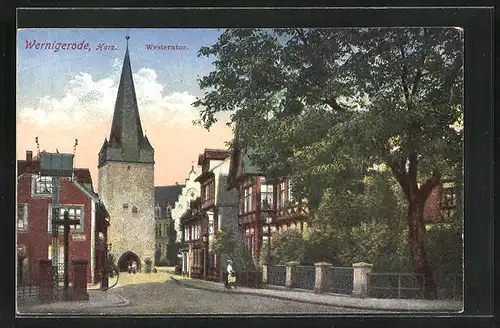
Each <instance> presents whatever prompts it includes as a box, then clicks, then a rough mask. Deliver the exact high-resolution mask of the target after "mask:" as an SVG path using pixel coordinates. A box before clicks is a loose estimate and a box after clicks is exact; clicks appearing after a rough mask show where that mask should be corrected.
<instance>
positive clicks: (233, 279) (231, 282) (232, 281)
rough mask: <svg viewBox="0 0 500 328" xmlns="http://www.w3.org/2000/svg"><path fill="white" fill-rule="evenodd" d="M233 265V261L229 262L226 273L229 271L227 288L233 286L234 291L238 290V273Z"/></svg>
mask: <svg viewBox="0 0 500 328" xmlns="http://www.w3.org/2000/svg"><path fill="white" fill-rule="evenodd" d="M232 264H233V261H231V260H228V261H227V267H226V271H227V275H228V277H227V286H226V288H231V286H233V287H234V289H236V272H234V269H233V265H232Z"/></svg>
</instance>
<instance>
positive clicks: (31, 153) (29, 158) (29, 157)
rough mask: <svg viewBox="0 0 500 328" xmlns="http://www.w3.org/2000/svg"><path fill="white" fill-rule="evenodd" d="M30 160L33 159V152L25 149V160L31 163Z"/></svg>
mask: <svg viewBox="0 0 500 328" xmlns="http://www.w3.org/2000/svg"><path fill="white" fill-rule="evenodd" d="M32 160H33V152H32V151H31V150H27V151H26V161H28V163H31V161H32Z"/></svg>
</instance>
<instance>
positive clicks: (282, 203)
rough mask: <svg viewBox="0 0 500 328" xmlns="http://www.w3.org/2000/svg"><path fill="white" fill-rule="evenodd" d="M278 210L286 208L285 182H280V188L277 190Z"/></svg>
mask: <svg viewBox="0 0 500 328" xmlns="http://www.w3.org/2000/svg"><path fill="white" fill-rule="evenodd" d="M278 204H279V208H284V207H286V205H287V204H286V182H281V183H280V188H279V203H278Z"/></svg>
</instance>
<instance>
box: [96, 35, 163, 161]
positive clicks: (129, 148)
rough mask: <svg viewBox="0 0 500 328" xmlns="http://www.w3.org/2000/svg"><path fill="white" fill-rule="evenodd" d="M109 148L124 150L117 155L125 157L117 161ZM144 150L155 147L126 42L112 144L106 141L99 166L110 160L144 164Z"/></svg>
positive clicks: (151, 149) (112, 130)
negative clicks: (147, 131) (144, 127)
mask: <svg viewBox="0 0 500 328" xmlns="http://www.w3.org/2000/svg"><path fill="white" fill-rule="evenodd" d="M107 148H110V149H112V148H118V149H121V152H118V154H122V155H120V156H118V158H114V157H116V155H111V154H109V155H108V153H107V152H106V149H107ZM141 150H148V151H150V152H151V151H153V147H152V146H151V143H150V142H149V140H148V139H147V138H146V136H145V135H144V133H143V130H142V125H141V118H140V115H139V108H138V106H137V97H136V93H135V87H134V79H133V77H132V67H131V64H130V55H129V50H128V41H127V49H126V51H125V58H124V60H123V68H122V74H121V77H120V83H119V85H118V92H117V95H116V102H115V109H114V113H113V121H112V123H111V132H110V135H109V141H108V140H105V141H104V143H103V145H102V148H101V151H100V156H99V164H102V163H104V162H106V161H108V160H119V161H128V162H136V161H141V162H142V161H144V159H143V158H141ZM112 153H113V152H112ZM115 153H116V152H115Z"/></svg>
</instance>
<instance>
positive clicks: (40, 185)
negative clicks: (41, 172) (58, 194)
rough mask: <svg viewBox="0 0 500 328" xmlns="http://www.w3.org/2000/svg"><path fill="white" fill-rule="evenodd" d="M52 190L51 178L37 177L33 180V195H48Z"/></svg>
mask: <svg viewBox="0 0 500 328" xmlns="http://www.w3.org/2000/svg"><path fill="white" fill-rule="evenodd" d="M53 190H54V182H53V181H52V177H47V176H39V177H37V178H36V179H35V193H36V194H38V195H50V194H52V192H53Z"/></svg>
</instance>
